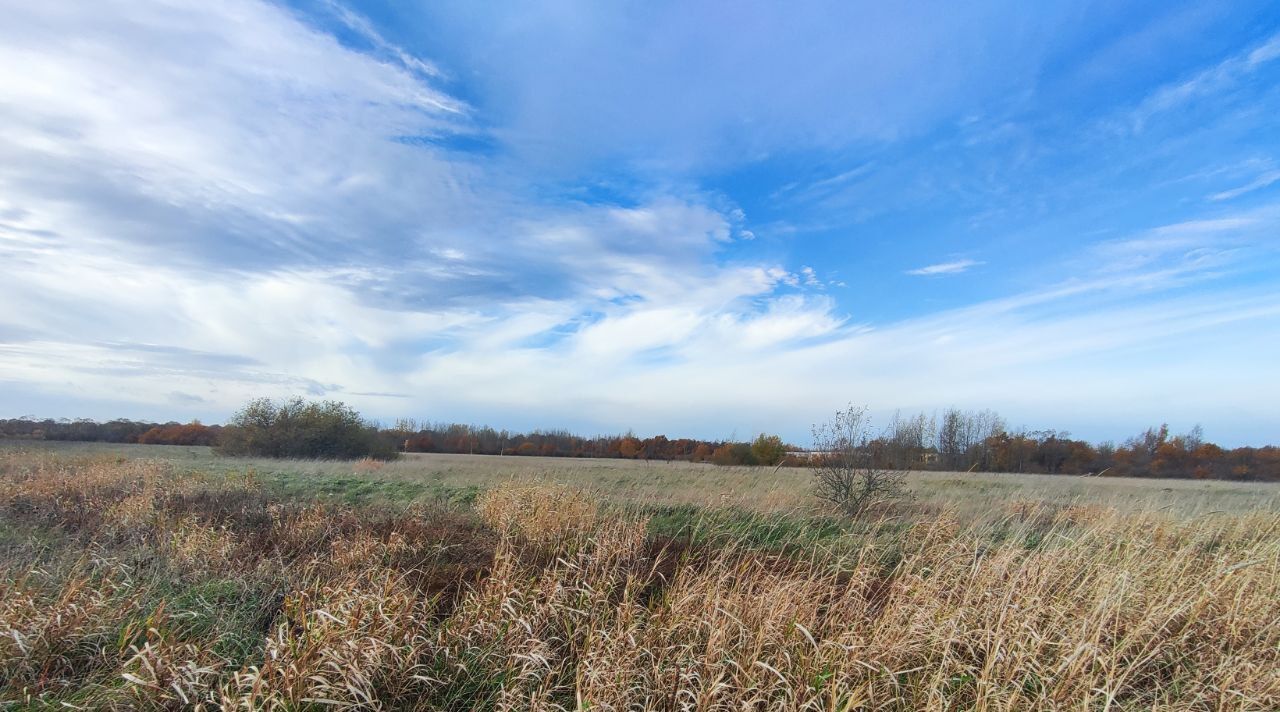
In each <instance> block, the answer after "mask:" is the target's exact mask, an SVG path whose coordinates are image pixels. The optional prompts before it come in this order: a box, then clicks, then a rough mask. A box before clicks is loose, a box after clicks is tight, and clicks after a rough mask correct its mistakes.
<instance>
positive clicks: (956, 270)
mask: <svg viewBox="0 0 1280 712" xmlns="http://www.w3.org/2000/svg"><path fill="white" fill-rule="evenodd" d="M983 264H986V263H985V262H979V261H978V260H970V259H964V260H953V261H951V262H939V263H937V264H932V265H926V266H924V267H917V268H916V269H909V270H907V271H906V273H905V274H909V275H912V276H914V277H934V276H937V275H943V274H960V273H962V272H968V271H969V270H970V269H972V268H974V267H977V266H979V265H983Z"/></svg>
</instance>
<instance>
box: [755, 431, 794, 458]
mask: <svg viewBox="0 0 1280 712" xmlns="http://www.w3.org/2000/svg"><path fill="white" fill-rule="evenodd" d="M751 456H752V457H753V458H755V461H756V462H758V463H759V464H761V465H776V464H778V463H779V462H782V458H784V457H786V456H787V446H786V443H784V442H782V438H780V437H778V436H777V435H765V434H764V433H760V435H759V436H758V437H757V438H756V439H755V441H754V442H752V443H751Z"/></svg>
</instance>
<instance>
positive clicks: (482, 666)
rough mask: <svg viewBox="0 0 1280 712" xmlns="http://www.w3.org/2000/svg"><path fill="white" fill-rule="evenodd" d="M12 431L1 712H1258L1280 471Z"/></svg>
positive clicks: (1278, 629)
mask: <svg viewBox="0 0 1280 712" xmlns="http://www.w3.org/2000/svg"><path fill="white" fill-rule="evenodd" d="M911 484H912V487H913V489H914V490H915V491H916V493H917V500H916V501H915V502H913V503H911V504H910V505H907V506H904V507H900V508H897V509H894V510H891V511H888V512H885V513H883V514H882V515H880V516H878V517H876V518H870V519H866V520H859V521H849V520H842V519H837V518H834V517H830V516H828V515H826V514H825V513H823V512H822V511H820V510H817V509H816V508H815V507H814V505H813V503H812V502H811V501H810V499H809V497H808V494H807V490H808V482H807V473H806V472H805V471H803V470H788V469H782V470H776V471H775V470H772V469H769V468H720V467H715V466H710V465H706V466H703V465H693V464H689V463H672V464H667V463H662V462H651V463H644V462H635V461H624V460H566V459H542V458H513V457H506V458H498V457H479V456H477V457H471V456H459V455H421V456H410V457H406V458H404V459H402V460H400V461H397V462H393V463H385V464H384V463H377V462H359V463H349V462H348V463H340V462H306V461H271V460H238V459H237V460H233V459H223V458H218V457H215V456H213V455H212V454H211V453H210V452H208V450H207V449H202V448H169V447H158V446H101V445H92V444H60V445H56V446H49V445H47V444H45V445H37V446H33V444H31V443H25V444H23V446H22V447H14V446H11V445H9V446H3V447H0V709H55V708H60V709H65V708H66V705H70V706H71V707H73V708H82V709H190V708H194V707H203V708H205V709H289V710H311V709H315V710H319V709H422V710H428V709H457V710H463V709H473V708H478V709H539V710H555V709H580V710H586V709H591V710H623V709H662V710H676V709H724V710H731V709H732V710H740V709H780V710H781V709H811V710H859V709H881V710H904V711H905V710H952V709H1013V710H1040V709H1071V710H1120V709H1123V710H1148V709H1162V710H1270V709H1277V708H1280V507H1278V505H1280V499H1278V498H1280V490H1278V488H1277V487H1276V486H1274V485H1272V486H1266V485H1248V484H1241V483H1229V482H1190V481H1170V480H1158V481H1146V480H1108V479H1097V478H1078V477H1054V476H1026V475H970V474H954V473H922V474H916V475H913V477H912V482H911Z"/></svg>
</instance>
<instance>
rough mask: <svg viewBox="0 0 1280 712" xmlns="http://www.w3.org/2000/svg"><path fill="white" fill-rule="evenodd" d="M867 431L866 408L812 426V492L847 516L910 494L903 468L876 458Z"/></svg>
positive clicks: (846, 412) (847, 411)
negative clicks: (892, 466) (891, 467)
mask: <svg viewBox="0 0 1280 712" xmlns="http://www.w3.org/2000/svg"><path fill="white" fill-rule="evenodd" d="M868 431H869V427H868V423H867V418H866V409H864V408H855V407H853V406H849V408H847V409H846V410H842V411H837V412H836V415H835V417H834V418H833V419H832V420H831V421H830V422H828V423H825V424H823V425H815V426H814V427H813V446H814V450H815V451H816V452H815V454H814V459H813V463H814V467H813V477H814V494H815V496H817V497H818V498H819V499H822V500H825V501H827V502H830V503H831V504H834V505H835V506H836V507H837V508H839V509H840V511H841V512H843V513H844V514H847V515H849V516H857V515H859V514H862V513H863V512H866V511H867V510H868V509H871V508H872V507H874V506H876V505H879V504H883V503H886V502H890V501H893V500H898V499H904V498H907V497H910V493H909V492H908V491H907V487H906V478H907V473H906V471H904V470H894V469H889V468H887V467H885V466H884V465H883V463H882V462H880V461H879V458H877V456H876V451H875V449H874V448H872V447H871V437H870V434H869V432H868Z"/></svg>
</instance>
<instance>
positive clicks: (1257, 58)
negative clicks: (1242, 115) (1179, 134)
mask: <svg viewBox="0 0 1280 712" xmlns="http://www.w3.org/2000/svg"><path fill="white" fill-rule="evenodd" d="M1277 57H1280V34H1276V35H1272V36H1271V37H1269V38H1268V39H1267V40H1265V41H1263V42H1262V43H1261V44H1259V45H1258V46H1257V47H1255V48H1253V49H1251V50H1248V51H1245V52H1242V53H1240V54H1237V55H1235V56H1232V57H1229V58H1227V59H1225V60H1223V61H1222V62H1219V63H1218V64H1216V65H1214V66H1212V67H1210V68H1208V69H1205V70H1202V71H1200V72H1198V73H1196V74H1195V75H1193V76H1191V77H1189V78H1187V79H1184V80H1182V81H1180V82H1177V83H1174V84H1169V85H1167V86H1164V87H1161V88H1160V89H1158V90H1156V91H1155V92H1153V93H1152V94H1150V95H1149V96H1148V97H1147V98H1146V99H1145V100H1143V101H1142V103H1141V104H1140V105H1139V106H1138V108H1137V109H1136V110H1135V111H1134V114H1133V125H1134V128H1135V129H1137V130H1139V131H1141V130H1142V128H1143V127H1144V126H1145V124H1146V123H1147V122H1148V121H1150V119H1151V118H1152V117H1153V116H1155V115H1156V114H1159V113H1161V112H1164V111H1168V110H1170V109H1173V108H1175V107H1178V106H1181V105H1183V104H1186V103H1188V102H1190V101H1193V100H1195V99H1197V98H1200V97H1203V96H1208V95H1211V94H1214V93H1216V92H1219V91H1222V90H1223V89H1225V88H1227V87H1230V86H1232V85H1233V84H1235V83H1236V82H1238V81H1240V80H1241V79H1242V78H1243V77H1245V76H1247V75H1249V74H1251V73H1253V72H1254V71H1256V70H1257V69H1258V68H1259V67H1261V66H1262V65H1264V64H1267V63H1269V62H1271V61H1273V60H1275V59H1276V58H1277Z"/></svg>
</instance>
